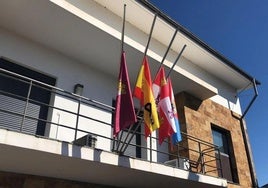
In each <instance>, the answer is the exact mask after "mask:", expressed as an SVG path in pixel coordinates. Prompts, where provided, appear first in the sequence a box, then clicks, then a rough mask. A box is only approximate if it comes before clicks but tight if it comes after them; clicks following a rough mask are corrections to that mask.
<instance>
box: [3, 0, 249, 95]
mask: <svg viewBox="0 0 268 188" xmlns="http://www.w3.org/2000/svg"><path fill="white" fill-rule="evenodd" d="M74 2H78V1H74ZM90 2H91V1H90ZM109 2H111V1H104V0H103V1H102V0H98V3H101V4H102V6H105V9H106V8H107V9H110V10H112V11H113V12H114V13H115V14H118V15H122V14H123V12H122V11H123V8H121V7H123V3H124V2H126V3H128V7H129V8H128V9H127V10H128V15H127V22H128V23H130V25H131V24H132V25H134V26H138V27H139V28H140V29H141V30H142V31H143V32H144V33H145V34H146V33H147V34H148V33H149V30H150V26H151V25H150V24H147V22H148V23H151V21H152V19H153V14H151V13H150V12H148V10H146V9H145V8H143V7H141V5H139V4H138V3H137V2H135V1H133V0H126V1H119V0H118V1H117V2H116V3H109ZM79 3H82V4H83V3H89V2H88V1H84V0H80V1H79ZM91 3H92V2H91ZM93 4H94V5H95V6H100V5H99V4H97V3H93ZM130 6H132V7H131V8H130ZM92 10H94V9H92ZM107 12H108V11H107ZM109 12H110V11H109ZM94 14H98V12H94ZM144 18H147V21H146V22H145V20H144ZM106 19H109V17H106ZM118 19H119V20H120V19H121V18H120V17H119V16H118ZM110 21H111V20H110ZM120 23H121V22H120ZM144 23H146V24H144ZM114 24H117V23H114ZM0 27H2V28H4V29H6V30H8V31H10V32H13V33H15V34H18V35H20V36H22V37H25V38H27V39H30V40H32V41H35V42H37V43H40V44H42V45H45V46H46V47H48V48H51V49H53V50H56V51H58V52H60V53H62V54H65V55H67V56H68V57H70V58H74V59H76V60H77V61H80V62H83V63H87V64H90V65H91V66H93V67H95V68H96V69H99V70H101V71H103V72H105V73H107V74H110V75H113V76H116V77H117V74H118V66H119V65H118V62H119V58H120V49H121V46H120V40H118V38H116V37H114V36H115V35H116V34H111V33H107V32H104V31H102V30H101V29H99V28H97V27H95V26H94V25H92V24H89V23H88V22H87V21H86V20H83V19H80V18H79V17H78V16H75V15H74V14H72V13H70V12H68V11H66V10H64V9H62V8H61V7H59V6H57V5H55V4H54V3H52V2H50V1H36V0H9V1H1V2H0ZM120 28H121V26H120ZM155 28H157V29H155V30H154V33H153V38H155V39H157V40H154V41H152V46H153V47H152V49H150V52H149V53H150V54H149V55H150V56H151V57H153V58H150V62H152V63H151V69H152V70H151V71H152V73H155V72H156V70H157V68H158V65H159V63H157V62H159V60H161V58H162V57H161V55H159V53H158V52H157V51H156V52H154V46H156V47H157V46H158V45H159V44H161V43H162V45H163V44H164V45H168V43H169V40H170V38H171V36H172V35H173V32H174V29H173V28H171V27H170V26H169V25H167V24H166V23H165V22H164V21H163V20H161V19H157V22H156V26H155ZM115 32H116V31H115ZM126 32H127V28H126ZM128 32H129V31H128ZM163 33H165V35H163ZM145 36H146V35H145ZM119 37H120V36H119ZM141 38H142V37H141ZM126 40H131V33H129V37H128V38H126ZM184 44H187V50H185V52H184V54H183V56H184V57H185V58H187V59H188V60H190V61H191V62H194V63H195V64H197V66H198V67H200V68H201V69H202V70H204V72H207V73H208V74H215V75H217V77H218V78H219V79H220V80H223V81H225V82H227V83H229V84H230V85H232V86H233V87H234V88H238V89H239V88H241V87H244V86H245V85H247V84H248V82H249V81H248V80H247V79H246V78H244V77H243V76H241V75H240V74H238V73H237V72H236V71H234V70H233V69H231V68H230V67H228V66H227V65H225V64H224V63H221V62H220V61H219V60H218V59H216V58H215V57H214V56H212V55H210V54H208V52H206V51H205V50H204V49H202V48H201V47H199V46H197V45H196V44H195V43H193V42H192V41H191V40H190V39H188V38H187V37H185V36H183V35H182V34H181V33H178V34H177V37H176V39H175V42H174V45H173V46H172V49H173V50H174V51H177V52H174V51H173V52H171V53H170V54H171V55H169V56H168V57H167V59H168V60H170V61H171V62H173V61H174V54H175V55H176V54H177V53H178V51H179V50H180V49H181V48H182V46H183V45H184ZM139 45H140V49H142V48H143V49H144V46H145V45H146V43H143V44H142V43H141V44H139V43H137V46H139ZM125 50H126V51H127V52H128V53H127V62H128V66H129V70H131V71H130V79H131V80H132V82H134V81H135V79H136V75H137V72H138V69H139V67H140V64H141V60H142V57H143V51H142V50H137V49H134V48H133V47H131V46H129V45H125ZM172 53H173V56H172ZM162 54H164V51H163V52H162ZM93 62H94V63H93ZM132 84H133V83H132ZM173 85H174V90H175V92H180V91H187V92H189V93H192V94H193V95H195V96H197V97H199V98H201V99H205V98H209V97H211V96H213V95H215V93H217V91H216V90H215V88H214V89H213V87H211V86H208V87H204V85H202V84H200V83H198V82H195V81H193V80H191V79H189V78H187V77H185V76H183V75H182V74H180V73H178V72H176V73H173ZM208 85H209V84H208Z"/></svg>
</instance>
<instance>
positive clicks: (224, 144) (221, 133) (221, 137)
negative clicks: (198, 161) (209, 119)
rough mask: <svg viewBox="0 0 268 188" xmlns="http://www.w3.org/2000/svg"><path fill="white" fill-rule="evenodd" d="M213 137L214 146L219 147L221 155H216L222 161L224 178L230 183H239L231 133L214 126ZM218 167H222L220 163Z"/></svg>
mask: <svg viewBox="0 0 268 188" xmlns="http://www.w3.org/2000/svg"><path fill="white" fill-rule="evenodd" d="M212 137H213V143H214V145H216V146H218V147H219V151H220V153H217V154H216V155H217V157H220V159H221V168H222V177H223V178H226V179H227V180H228V181H230V182H235V183H239V182H238V174H237V169H236V162H235V157H234V151H233V144H232V140H231V134H230V132H229V131H228V130H225V129H222V128H220V127H217V126H215V125H212ZM217 167H218V168H219V167H220V163H219V162H217Z"/></svg>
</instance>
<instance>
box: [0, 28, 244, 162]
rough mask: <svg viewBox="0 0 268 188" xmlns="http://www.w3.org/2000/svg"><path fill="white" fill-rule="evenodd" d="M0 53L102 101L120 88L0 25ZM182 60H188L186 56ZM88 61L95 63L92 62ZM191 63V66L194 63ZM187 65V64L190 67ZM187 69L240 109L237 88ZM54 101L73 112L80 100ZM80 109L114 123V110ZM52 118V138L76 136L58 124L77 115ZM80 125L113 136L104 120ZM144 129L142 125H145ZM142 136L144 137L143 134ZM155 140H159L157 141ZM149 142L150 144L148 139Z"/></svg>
mask: <svg viewBox="0 0 268 188" xmlns="http://www.w3.org/2000/svg"><path fill="white" fill-rule="evenodd" d="M0 41H1V42H0V56H3V57H5V58H8V59H10V60H12V61H14V62H16V63H18V64H21V65H24V66H27V67H30V68H31V69H34V70H36V71H39V72H42V73H44V74H47V75H50V76H52V77H55V78H56V80H57V82H56V86H57V87H59V88H62V89H64V90H67V91H70V92H72V91H73V87H74V85H75V84H77V83H79V84H83V85H84V92H83V96H86V97H88V98H91V99H94V100H97V101H100V102H102V103H105V104H108V105H111V104H112V98H115V95H116V89H117V78H114V77H111V76H108V75H106V74H104V73H102V72H99V71H98V70H94V69H92V68H91V67H90V66H89V65H86V64H82V63H79V62H77V61H76V60H75V59H72V58H71V57H67V56H65V55H63V54H60V53H58V52H57V51H54V50H52V49H49V48H46V47H45V46H42V45H40V44H38V43H35V42H33V41H30V40H27V39H25V38H23V37H20V36H18V35H16V34H14V33H10V32H7V31H6V30H4V29H2V28H0ZM183 61H187V60H186V59H184V60H183ZM88 63H89V64H90V63H94V62H90V59H89V62H88ZM190 65H191V66H192V67H191V66H190ZM187 66H188V67H187ZM183 68H184V69H185V70H188V71H192V72H193V71H195V72H196V71H197V73H196V74H195V75H196V76H197V75H199V74H201V75H202V77H204V75H206V80H210V84H211V85H213V86H217V89H218V93H219V94H218V95H216V96H214V97H212V98H211V99H212V100H213V101H215V102H217V103H219V104H221V105H223V106H225V107H227V108H229V109H230V110H233V111H234V112H237V113H241V109H240V104H239V100H238V99H237V98H236V96H235V94H236V91H235V90H234V89H233V88H231V87H230V86H228V84H226V83H224V82H222V81H220V80H217V79H215V77H213V76H212V75H210V74H205V72H204V71H202V70H200V68H199V67H197V66H194V65H193V64H192V63H191V62H186V63H185V67H183ZM53 98H54V101H53V102H54V103H53V104H54V105H55V106H57V107H61V108H64V109H68V110H69V111H72V112H74V113H76V112H77V110H78V103H77V101H72V100H69V99H66V98H64V97H61V96H59V95H55V96H54V97H53ZM80 110H81V113H82V114H84V115H87V116H91V115H92V114H93V116H95V117H96V118H100V119H102V120H103V121H104V122H106V123H107V124H109V123H111V114H110V113H108V112H105V111H100V110H97V109H95V108H92V107H89V106H87V105H82V106H81V108H80ZM50 116H51V120H52V122H53V123H54V124H52V125H51V127H48V129H47V133H46V134H47V135H49V136H50V137H52V138H56V139H60V140H65V141H72V140H73V139H74V131H73V130H68V131H67V129H64V128H60V127H58V126H56V124H57V123H60V124H63V125H68V126H71V127H73V128H74V127H75V126H76V122H77V119H76V116H75V115H70V114H69V113H66V112H63V111H60V110H55V109H54V110H51V111H50ZM78 122H79V123H78V126H79V127H78V128H81V129H83V130H87V131H92V132H93V133H96V134H100V133H101V134H103V135H104V136H107V137H110V136H111V128H110V127H109V126H107V125H103V124H101V123H96V122H93V121H92V120H88V119H85V118H79V120H78ZM142 129H143V128H142ZM84 134H85V133H81V132H79V133H78V137H80V136H83V135H84ZM97 139H98V141H97V145H96V147H99V148H103V149H108V150H109V148H110V146H111V143H110V142H109V141H108V142H107V141H105V140H104V139H103V138H97ZM142 140H143V138H142ZM155 142H156V141H155ZM155 142H154V144H153V145H154V146H153V148H154V149H156V147H157V143H155ZM147 145H149V143H148V141H147ZM161 150H163V151H166V148H163V147H161ZM142 155H143V156H144V157H147V158H149V157H150V154H149V153H147V152H143V151H142ZM155 157H156V154H155V153H154V154H153V160H154V161H155V160H156V158H155ZM160 158H162V159H161V160H165V157H163V156H162V157H160Z"/></svg>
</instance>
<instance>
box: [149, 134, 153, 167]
mask: <svg viewBox="0 0 268 188" xmlns="http://www.w3.org/2000/svg"><path fill="white" fill-rule="evenodd" d="M152 155H153V150H152V133H151V134H150V162H152V161H153V156H152Z"/></svg>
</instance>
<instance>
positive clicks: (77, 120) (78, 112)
mask: <svg viewBox="0 0 268 188" xmlns="http://www.w3.org/2000/svg"><path fill="white" fill-rule="evenodd" d="M80 105H81V97H79V99H78V109H77V114H76V125H75V132H74V140H76V138H77V129H78V122H79V116H80Z"/></svg>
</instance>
